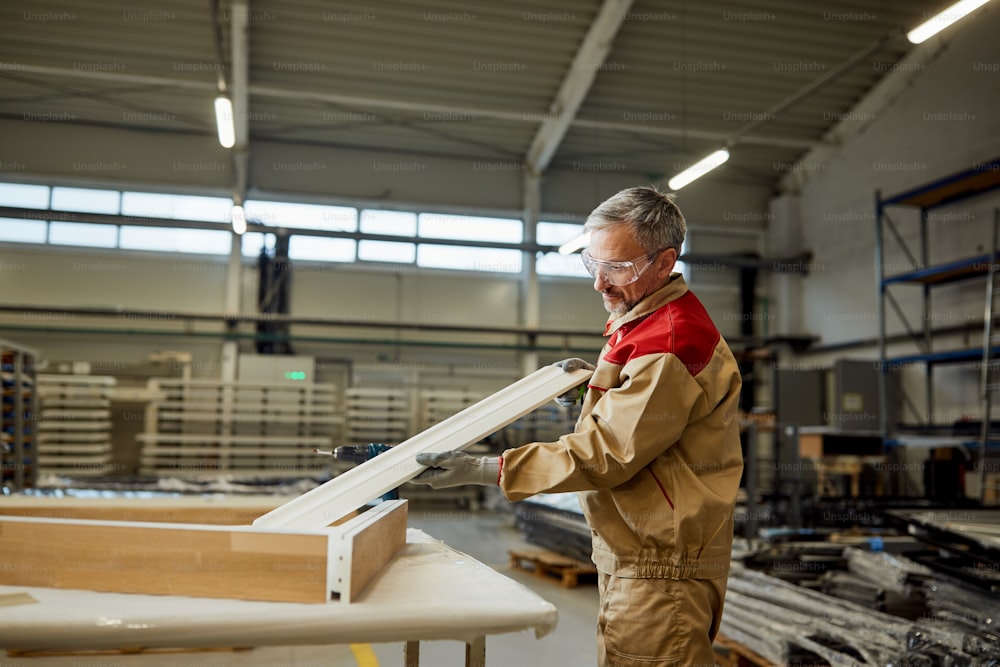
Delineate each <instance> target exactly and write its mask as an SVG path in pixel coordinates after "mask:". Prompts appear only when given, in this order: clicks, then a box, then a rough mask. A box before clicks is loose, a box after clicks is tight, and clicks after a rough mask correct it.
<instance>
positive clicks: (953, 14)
mask: <svg viewBox="0 0 1000 667" xmlns="http://www.w3.org/2000/svg"><path fill="white" fill-rule="evenodd" d="M989 1H990V0H960V2H956V3H955V4H953V5H952V6H950V7H948V8H947V9H945V10H943V11H942V12H940V13H939V14H937V15H935V16H933V17H932V18H930V19H928V20H927V21H924V22H923V23H921V24H920V25H918V26H917V27H916V28H914V29H913V30H911V31H910V32H908V33H906V39H908V40H910V41H911V42H913V43H914V44H919V43H921V42H923V41H926V40H928V39H930V38H931V37H933V36H934V35H936V34H938V33H939V32H941V31H942V30H944V29H945V28H947V27H948V26H950V25H951V24H952V23H955V22H956V21H958V20H959V19H961V18H962V17H964V16H966V15H967V14H969V13H971V12H973V11H975V10H977V9H979V8H980V7H982V6H983V5H985V4H986V3H987V2H989Z"/></svg>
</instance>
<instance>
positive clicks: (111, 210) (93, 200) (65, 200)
mask: <svg viewBox="0 0 1000 667" xmlns="http://www.w3.org/2000/svg"><path fill="white" fill-rule="evenodd" d="M121 197H122V195H121V193H120V192H118V191H117V190H92V189H90V188H62V187H54V188H52V210H53V211H80V212H81V213H107V214H108V215H118V211H119V210H121Z"/></svg>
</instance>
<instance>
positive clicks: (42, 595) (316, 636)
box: [0, 528, 557, 650]
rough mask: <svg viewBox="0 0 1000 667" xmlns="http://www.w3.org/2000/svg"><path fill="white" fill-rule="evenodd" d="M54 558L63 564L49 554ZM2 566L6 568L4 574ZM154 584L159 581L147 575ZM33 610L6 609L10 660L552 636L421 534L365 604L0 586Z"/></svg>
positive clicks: (0, 626)
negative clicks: (25, 597)
mask: <svg viewBox="0 0 1000 667" xmlns="http://www.w3.org/2000/svg"><path fill="white" fill-rule="evenodd" d="M53 558H58V554H53ZM0 566H2V564H0ZM150 576H151V577H155V576H156V573H155V572H150ZM20 592H25V593H28V594H29V595H31V596H32V597H33V598H34V599H35V600H37V603H33V604H20V605H15V606H7V607H4V606H0V647H2V648H4V649H7V650H43V649H50V650H51V649H78V650H83V649H122V648H126V649H132V648H168V647H169V648H175V647H184V648H201V647H242V646H246V647H249V646H279V645H281V646H297V645H305V644H343V643H356V642H397V641H413V640H424V639H427V640H437V639H451V640H458V641H464V642H467V643H468V642H472V641H474V640H475V639H477V638H479V637H482V636H485V635H492V634H501V633H507V632H519V631H522V630H526V629H534V630H535V634H536V636H537V637H542V636H544V635H545V634H547V633H548V632H550V631H551V630H552V629H554V628H555V625H556V620H557V612H556V608H555V607H554V606H553V605H552V604H550V603H549V602H546V601H545V600H544V599H542V598H541V597H539V596H538V595H536V594H535V593H534V592H532V591H531V590H529V589H528V588H526V587H524V586H522V585H521V584H519V583H517V582H515V581H513V580H512V579H509V578H507V577H505V576H503V575H501V574H500V573H498V572H496V571H495V570H493V569H491V568H490V567H488V566H486V565H484V564H482V563H480V562H479V561H477V560H475V559H473V558H471V557H469V556H467V555H465V554H463V553H460V552H458V551H455V550H454V549H451V548H450V547H448V546H447V545H445V544H444V543H443V542H440V541H438V540H435V539H433V538H431V537H430V536H428V535H427V534H425V533H423V532H422V531H419V530H416V529H413V528H411V529H408V530H407V544H406V546H405V547H404V548H403V549H402V550H401V551H400V552H399V554H397V555H396V557H395V558H394V559H393V560H392V561H391V562H390V563H389V566H388V567H387V568H386V569H385V571H384V572H382V573H381V574H380V575H379V576H378V577H377V578H376V579H375V580H374V581H373V582H372V584H370V586H369V587H368V588H367V589H366V590H365V591H364V592H363V593H362V595H361V596H360V599H358V600H356V601H355V602H352V603H351V604H345V603H341V602H330V603H328V604H295V603H284V602H250V601H243V600H223V599H209V598H189V597H175V596H159V595H131V594H122V593H96V592H90V591H79V590H59V589H53V588H33V587H22V586H0V596H3V595H7V594H12V593H20Z"/></svg>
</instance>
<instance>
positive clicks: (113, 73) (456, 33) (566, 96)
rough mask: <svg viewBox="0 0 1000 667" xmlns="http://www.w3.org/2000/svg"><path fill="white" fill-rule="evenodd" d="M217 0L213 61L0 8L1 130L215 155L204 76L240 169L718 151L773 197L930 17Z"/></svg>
mask: <svg viewBox="0 0 1000 667" xmlns="http://www.w3.org/2000/svg"><path fill="white" fill-rule="evenodd" d="M232 1H233V0H225V1H224V2H222V3H221V6H220V7H219V8H218V10H217V16H218V20H219V26H220V30H219V34H220V35H221V48H219V49H217V48H216V31H215V29H214V28H213V17H212V10H211V3H210V2H207V1H206V0H160V1H158V2H156V3H137V2H132V1H130V0H91V1H88V2H87V3H79V2H69V1H64V2H59V1H49V2H46V1H44V0H43V1H39V0H30V1H29V0H6V1H5V2H4V3H3V7H2V8H0V118H6V119H14V120H17V121H19V122H24V123H41V122H59V123H68V124H73V125H75V126H80V127H82V128H86V127H93V126H112V127H130V128H136V129H141V130H143V131H146V132H155V133H163V132H166V133H183V134H185V135H195V136H204V138H205V141H213V142H214V141H215V121H214V115H213V110H212V99H213V97H214V96H215V91H216V90H217V87H218V80H219V74H220V72H221V73H222V78H223V79H224V81H225V83H226V85H227V86H228V87H229V91H230V93H232V94H234V95H236V96H237V97H238V96H239V95H241V94H245V95H246V97H245V99H246V106H245V109H244V111H243V112H242V113H241V112H240V104H238V106H237V117H238V118H239V117H243V118H246V120H247V123H246V128H245V135H244V136H243V139H242V140H243V142H245V143H246V146H247V147H248V149H249V154H250V155H251V156H252V154H253V147H254V142H260V141H275V142H283V143H289V144H307V145H318V146H327V147H333V148H337V147H350V148H354V149H363V150H387V151H388V150H391V151H393V152H394V153H403V154H413V155H424V156H439V157H440V156H443V157H457V158H462V159H475V160H481V161H483V162H484V163H485V162H491V163H495V164H496V168H502V165H504V164H507V163H510V164H512V165H517V164H527V165H528V166H529V168H530V169H534V170H537V171H540V172H542V171H545V170H548V169H563V170H573V171H622V172H633V173H641V174H644V175H647V176H649V177H656V178H659V177H662V176H670V175H672V174H673V173H676V172H677V171H679V170H680V169H682V168H684V167H685V166H687V165H689V164H690V163H691V162H693V161H695V160H697V159H699V158H701V157H702V156H704V155H705V154H707V153H708V152H710V151H712V150H714V149H716V148H718V147H720V146H722V145H724V144H726V143H731V144H732V145H733V146H735V149H734V150H733V151H732V159H731V160H730V162H729V163H728V164H727V165H726V166H725V167H724V170H725V172H726V178H730V179H738V180H742V181H745V182H747V183H755V184H761V185H765V184H770V185H774V184H775V183H777V181H778V180H779V179H780V178H781V177H782V176H783V175H784V174H785V173H787V172H788V171H789V170H791V169H792V168H793V166H794V165H795V163H796V162H797V160H799V159H800V158H801V157H802V156H803V155H804V154H805V153H806V152H807V151H808V150H809V149H810V148H812V147H815V146H817V145H818V144H820V143H822V142H823V141H824V136H825V135H826V134H827V132H828V131H829V130H830V129H831V127H833V126H834V125H835V124H836V123H837V122H838V121H839V120H840V119H842V118H843V116H844V114H845V113H846V112H847V111H848V110H850V109H851V108H852V107H853V106H854V105H855V104H856V103H857V102H858V101H859V100H860V99H861V98H862V97H863V96H865V94H866V93H867V92H868V91H870V90H871V89H872V87H873V85H874V84H875V83H876V82H877V81H878V80H879V79H880V78H881V77H883V76H885V75H886V74H887V73H888V72H890V71H892V70H893V64H894V63H896V62H898V61H899V59H900V58H902V57H903V56H904V55H905V54H906V53H907V51H908V50H909V48H910V45H909V44H908V43H907V42H906V40H905V38H901V37H900V36H898V35H897V36H896V37H894V38H892V39H890V40H888V41H886V42H885V43H883V44H882V45H881V46H880V47H879V48H877V50H876V51H875V52H874V53H872V54H871V55H868V56H865V57H860V58H859V59H858V60H857V62H856V63H855V64H854V65H853V66H851V67H847V68H845V69H844V70H843V71H842V72H841V71H840V65H841V64H842V63H844V62H845V61H848V60H849V59H851V58H852V57H855V56H858V55H859V54H861V53H862V52H863V51H864V50H865V49H866V48H867V47H869V46H871V45H873V44H876V43H878V41H879V40H880V39H882V38H885V37H886V36H888V35H890V34H893V32H894V31H898V30H899V29H901V28H910V27H913V26H915V25H916V24H918V23H920V22H921V21H922V20H924V19H925V18H926V17H928V16H929V15H931V14H933V13H935V12H937V11H938V10H940V9H942V8H943V7H944V6H946V5H947V4H949V2H948V0H905V1H904V0H895V1H883V2H862V1H860V0H859V1H850V0H827V1H826V2H823V3H803V2H798V1H795V0H761V1H760V2H754V3H743V2H735V1H733V2H663V1H660V2H657V1H653V0H635V2H632V3H629V2H628V1H627V0H606V1H604V2H601V1H599V0H576V1H573V0H540V1H535V0H509V1H506V2H496V1H495V0H490V1H485V0H473V1H466V2H459V0H425V1H421V2H416V1H405V0H392V1H378V0H377V1H372V2H366V1H364V0H354V1H346V2H337V3H331V2H325V1H323V0H250V2H249V8H248V10H247V11H245V12H241V11H240V10H237V11H235V12H234V10H233V5H232V4H231V2H232ZM234 14H237V15H238V16H236V18H237V19H238V18H240V16H242V18H243V19H245V20H246V23H247V25H248V32H247V46H246V49H245V50H242V51H241V50H240V47H239V45H237V47H236V49H235V50H234V48H233V43H232V42H233V31H232V22H233V19H234ZM220 53H221V54H222V58H223V60H224V66H222V67H221V68H220V64H219V54H220ZM241 53H243V54H244V55H245V62H244V56H241V55H240V54H241ZM241 73H242V74H243V75H244V76H245V77H246V85H245V86H244V85H243V84H242V83H241V82H240V81H241ZM832 74H839V75H838V76H834V77H833V80H831V81H830V82H828V83H827V84H826V85H823V86H821V87H819V88H818V89H817V90H815V91H812V92H811V93H809V94H807V95H805V96H804V97H803V98H802V99H801V100H799V101H798V102H797V103H795V104H793V105H791V106H789V107H788V108H780V107H782V106H783V105H782V102H783V101H785V100H788V99H789V98H790V97H791V96H793V95H795V94H796V93H798V92H800V91H802V90H803V89H804V88H805V87H806V86H809V85H810V84H811V83H813V82H816V81H817V79H819V78H820V77H825V76H828V75H832ZM774 111H778V112H777V113H773V112H774ZM251 185H252V184H251Z"/></svg>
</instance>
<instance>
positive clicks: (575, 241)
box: [559, 232, 590, 255]
mask: <svg viewBox="0 0 1000 667" xmlns="http://www.w3.org/2000/svg"><path fill="white" fill-rule="evenodd" d="M588 245H590V232H584V233H583V234H580V235H579V236H577V237H576V238H572V239H570V240H569V241H566V243H563V244H562V245H561V246H559V254H560V255H572V254H573V253H574V252H576V251H577V250H579V249H581V248H586V247H587V246H588Z"/></svg>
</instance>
